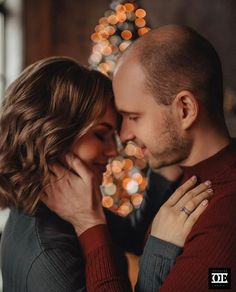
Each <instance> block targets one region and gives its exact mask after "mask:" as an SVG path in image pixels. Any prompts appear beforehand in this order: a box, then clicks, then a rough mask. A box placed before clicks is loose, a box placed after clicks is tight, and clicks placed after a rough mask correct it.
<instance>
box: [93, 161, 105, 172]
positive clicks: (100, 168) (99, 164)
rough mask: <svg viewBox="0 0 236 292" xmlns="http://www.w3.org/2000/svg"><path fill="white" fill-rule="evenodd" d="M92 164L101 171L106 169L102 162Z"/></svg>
mask: <svg viewBox="0 0 236 292" xmlns="http://www.w3.org/2000/svg"><path fill="white" fill-rule="evenodd" d="M94 166H95V167H96V168H97V169H98V170H99V171H101V172H105V171H106V166H107V163H106V164H102V163H94Z"/></svg>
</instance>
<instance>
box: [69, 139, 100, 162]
mask: <svg viewBox="0 0 236 292" xmlns="http://www.w3.org/2000/svg"><path fill="white" fill-rule="evenodd" d="M72 151H73V152H74V153H75V154H76V155H77V156H78V157H79V158H81V159H82V160H83V161H85V162H87V163H89V164H90V163H92V162H94V161H96V160H97V159H98V158H99V153H100V145H99V143H97V141H94V140H91V141H87V142H85V141H84V143H81V144H80V145H77V146H76V145H75V147H73V150H72Z"/></svg>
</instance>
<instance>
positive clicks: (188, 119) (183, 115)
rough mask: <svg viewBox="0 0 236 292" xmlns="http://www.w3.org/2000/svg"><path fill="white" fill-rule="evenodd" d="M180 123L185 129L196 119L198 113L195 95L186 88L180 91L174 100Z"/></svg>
mask: <svg viewBox="0 0 236 292" xmlns="http://www.w3.org/2000/svg"><path fill="white" fill-rule="evenodd" d="M174 103H175V107H176V110H177V115H178V118H179V121H180V125H181V127H182V129H183V130H187V129H188V128H190V127H191V126H192V124H193V123H194V122H195V121H196V119H197V117H198V114H199V103H198V101H197V99H196V97H195V96H194V95H193V94H192V93H191V92H190V91H187V90H182V91H180V92H179V93H178V94H177V95H176V97H175V100H174Z"/></svg>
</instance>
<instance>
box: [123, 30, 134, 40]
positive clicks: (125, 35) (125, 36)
mask: <svg viewBox="0 0 236 292" xmlns="http://www.w3.org/2000/svg"><path fill="white" fill-rule="evenodd" d="M121 36H122V38H123V39H124V40H129V39H131V38H132V32H131V31H129V30H123V31H122V33H121Z"/></svg>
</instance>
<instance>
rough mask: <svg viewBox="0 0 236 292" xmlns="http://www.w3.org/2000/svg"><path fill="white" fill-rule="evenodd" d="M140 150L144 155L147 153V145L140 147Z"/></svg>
mask: <svg viewBox="0 0 236 292" xmlns="http://www.w3.org/2000/svg"><path fill="white" fill-rule="evenodd" d="M141 151H142V153H143V155H145V154H146V153H147V147H141Z"/></svg>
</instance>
